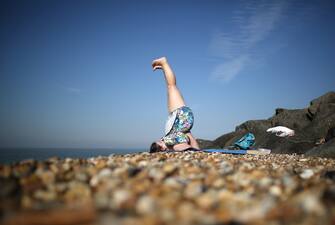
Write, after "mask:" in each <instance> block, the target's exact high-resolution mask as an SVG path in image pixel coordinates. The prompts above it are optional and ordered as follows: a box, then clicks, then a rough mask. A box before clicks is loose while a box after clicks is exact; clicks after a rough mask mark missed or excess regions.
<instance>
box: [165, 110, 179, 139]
mask: <svg viewBox="0 0 335 225" xmlns="http://www.w3.org/2000/svg"><path fill="white" fill-rule="evenodd" d="M177 112H178V110H174V111H173V112H171V113H170V114H169V117H168V119H167V121H166V123H165V135H167V134H168V133H169V132H170V131H171V129H172V127H173V124H174V121H175V120H176V117H177Z"/></svg>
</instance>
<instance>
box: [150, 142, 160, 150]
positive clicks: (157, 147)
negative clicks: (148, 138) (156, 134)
mask: <svg viewBox="0 0 335 225" xmlns="http://www.w3.org/2000/svg"><path fill="white" fill-rule="evenodd" d="M160 150H161V148H160V146H159V145H158V144H157V143H156V142H153V143H152V144H151V146H150V153H154V152H159V151H160Z"/></svg>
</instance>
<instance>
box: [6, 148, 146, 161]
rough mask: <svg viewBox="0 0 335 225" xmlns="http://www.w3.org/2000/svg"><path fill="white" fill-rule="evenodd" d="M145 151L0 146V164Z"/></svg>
mask: <svg viewBox="0 0 335 225" xmlns="http://www.w3.org/2000/svg"><path fill="white" fill-rule="evenodd" d="M144 151H147V150H145V149H144V148H142V149H112V148H90V149H89V148H85V149H84V148H0V164H12V163H16V162H19V161H22V160H26V159H34V160H45V159H48V158H51V157H59V158H61V159H63V158H90V157H97V156H109V155H111V154H116V155H123V154H133V153H139V152H144Z"/></svg>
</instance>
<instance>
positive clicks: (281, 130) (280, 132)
mask: <svg viewBox="0 0 335 225" xmlns="http://www.w3.org/2000/svg"><path fill="white" fill-rule="evenodd" d="M266 132H271V133H276V136H278V137H286V136H289V137H292V136H294V134H295V132H294V130H291V129H290V128H287V127H283V126H277V127H272V128H269V129H267V130H266Z"/></svg>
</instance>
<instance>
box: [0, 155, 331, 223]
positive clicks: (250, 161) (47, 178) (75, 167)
mask: <svg viewBox="0 0 335 225" xmlns="http://www.w3.org/2000/svg"><path fill="white" fill-rule="evenodd" d="M0 198H1V199H0V200H1V202H0V206H1V208H0V209H1V211H0V212H1V214H0V215H1V221H2V222H1V224H8V225H11V224H16V225H19V224H24V225H31V224H48V225H49V224H50V225H51V224H52V225H62V224H97V225H104V224H116V225H118V224H129V225H137V224H143V225H156V224H157V225H158V224H174V225H177V224H181V225H184V224H185V225H188V224H190V225H191V224H192V225H194V224H213V225H214V224H215V225H218V224H230V225H233V224H235V225H236V224H267V225H272V224H273V225H281V224H285V225H286V224H311V225H312V224H323V225H327V224H335V160H334V159H326V158H309V157H306V156H304V155H284V154H281V155H280V154H270V155H259V156H257V155H256V156H253V155H242V156H241V155H226V154H220V153H203V152H175V153H155V154H149V153H146V152H144V153H137V154H127V155H111V156H108V157H96V158H89V159H71V158H67V159H58V158H50V159H48V160H45V161H34V160H26V161H22V162H19V163H16V164H12V165H0Z"/></svg>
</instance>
